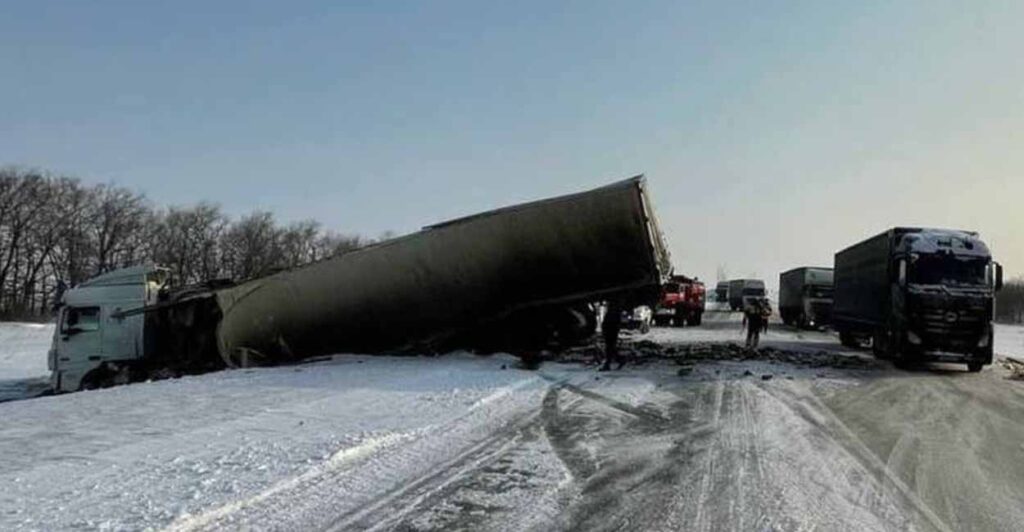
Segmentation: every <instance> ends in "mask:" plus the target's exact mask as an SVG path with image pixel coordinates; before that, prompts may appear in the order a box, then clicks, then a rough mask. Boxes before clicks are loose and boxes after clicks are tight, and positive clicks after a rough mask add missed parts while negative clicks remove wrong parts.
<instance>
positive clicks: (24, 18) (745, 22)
mask: <svg viewBox="0 0 1024 532" xmlns="http://www.w3.org/2000/svg"><path fill="white" fill-rule="evenodd" d="M362 4H364V3H358V4H356V3H349V4H346V3H343V2H327V1H324V2H229V1H219V2H165V3H160V4H159V5H158V4H157V3H155V2H149V3H145V2H135V1H123V2H64V3H58V2H45V1H31V2H5V3H4V4H3V7H2V8H0V10H2V11H0V12H2V16H0V73H2V77H3V82H2V83H0V164H18V165H23V166H30V167H41V168H45V169H50V170H53V171H56V172H62V173H68V174H74V175H78V176H81V177H83V178H84V179H86V180H87V181H90V182H106V181H113V182H116V183H119V184H123V185H127V186H130V187H132V188H136V189H138V190H140V191H144V192H145V193H146V194H148V195H149V196H150V197H151V198H152V199H153V200H154V201H155V202H157V203H160V204H187V203H194V202H196V201H198V200H201V199H206V200H212V201H216V202H219V203H221V204H222V205H223V206H224V207H225V209H226V210H227V211H228V212H230V213H232V214H240V213H244V212H247V211H249V210H252V209H254V208H260V209H267V210H271V211H273V212H274V213H276V214H277V216H278V217H279V219H281V220H284V221H288V220H295V219H301V218H315V219H318V220H320V221H322V222H323V223H324V224H325V226H327V227H330V228H334V229H337V230H341V231H349V232H359V233H363V234H367V235H371V236H372V235H376V234H379V233H381V232H383V231H385V230H395V231H398V232H408V231H412V230H415V229H417V228H418V227H420V226H422V225H426V224H429V223H432V222H437V221H440V220H444V219H448V218H452V217H456V216H460V215H464V214H468V213H472V212H476V211H480V210H484V209H488V208H492V207H496V206H500V205H505V204H509V203H514V202H518V201H523V200H528V199H534V198H540V197H544V196H548V195H553V194H560V193H567V192H572V191H576V190H579V189H583V188H588V187H592V186H597V185H601V184H604V183H606V182H609V181H612V180H616V179H620V178H624V177H628V176H630V175H633V174H636V173H645V174H647V176H648V178H649V180H650V183H651V188H652V192H653V194H654V199H655V204H656V208H657V211H658V215H659V217H660V218H661V219H662V223H663V226H664V229H665V232H666V236H667V238H668V240H669V243H670V246H671V249H672V251H673V255H674V258H675V262H676V264H677V267H678V268H679V269H680V270H682V271H684V272H688V273H696V274H698V275H701V276H703V277H713V276H714V273H715V268H716V266H717V265H718V264H725V265H726V266H727V268H728V271H729V273H730V274H732V275H736V276H740V275H747V274H752V273H754V274H758V275H761V276H764V277H766V278H767V279H768V280H769V281H770V282H773V283H774V281H775V280H776V279H777V274H778V272H779V271H781V270H783V269H787V268H789V267H793V266H799V265H803V264H825V265H827V264H829V263H830V262H831V259H832V253H833V252H834V251H835V250H836V249H839V248H841V247H844V246H845V245H847V244H850V243H853V242H854V241H856V240H858V239H860V238H862V237H866V236H869V235H870V234H874V233H876V232H878V231H880V230H882V229H883V228H885V227H886V226H891V225H896V224H903V225H910V224H923V225H937V226H952V227H961V228H968V229H975V230H979V231H981V232H982V235H983V236H984V237H985V238H986V239H987V240H988V241H989V243H990V245H991V247H992V248H993V250H994V252H995V253H996V254H997V255H998V258H999V259H1001V260H1002V262H1003V263H1004V264H1005V265H1006V266H1007V268H1008V269H1009V270H1010V271H1011V272H1013V273H1024V239H1022V238H1021V237H1020V236H1019V233H1018V231H1019V230H1022V229H1024V214H1022V212H1021V211H1022V209H1021V203H1022V201H1024V155H1022V151H1024V150H1022V149H1021V146H1022V144H1021V133H1020V132H1021V130H1022V126H1024V83H1022V82H1024V73H1022V72H1024V69H1022V64H1021V58H1022V57H1024V31H1021V29H1020V24H1021V21H1022V20H1024V3H1022V2H1004V3H986V2H970V3H966V2H899V3H895V2H778V3H772V2H749V3H734V4H730V5H728V6H726V5H723V3H721V2H706V3H686V2H674V1H664V2H627V1H622V2H603V1H579V2H548V1H545V2H502V3H499V2H494V3H486V2H442V1H432V2H375V3H373V5H372V7H367V6H365V5H362ZM367 4H369V3H367Z"/></svg>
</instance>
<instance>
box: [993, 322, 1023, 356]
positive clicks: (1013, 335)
mask: <svg viewBox="0 0 1024 532" xmlns="http://www.w3.org/2000/svg"><path fill="white" fill-rule="evenodd" d="M995 349H996V354H997V355H1009V356H1015V357H1022V358H1024V325H998V324H997V325H996V338H995Z"/></svg>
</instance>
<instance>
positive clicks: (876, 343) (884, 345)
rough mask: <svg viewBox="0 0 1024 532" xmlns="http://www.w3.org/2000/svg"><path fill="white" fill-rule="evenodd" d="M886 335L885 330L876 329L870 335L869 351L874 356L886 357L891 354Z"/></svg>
mask: <svg viewBox="0 0 1024 532" xmlns="http://www.w3.org/2000/svg"><path fill="white" fill-rule="evenodd" d="M887 336H888V335H887V334H886V333H885V331H876V332H875V335H874V336H872V337H871V352H872V353H874V354H875V358H881V359H886V358H890V357H891V356H892V346H890V345H889V339H888V337H887Z"/></svg>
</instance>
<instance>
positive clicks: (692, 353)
mask: <svg viewBox="0 0 1024 532" xmlns="http://www.w3.org/2000/svg"><path fill="white" fill-rule="evenodd" d="M620 351H621V354H622V355H623V356H624V357H627V358H629V359H630V361H631V362H632V363H634V364H643V363H644V362H646V361H650V360H655V359H663V360H674V361H676V362H677V363H679V364H680V365H692V364H693V363H695V362H699V361H703V360H736V361H743V360H761V361H767V362H770V363H786V364H793V365H797V366H805V367H812V368H823V367H830V368H840V369H879V368H883V367H884V364H882V363H881V362H880V361H878V360H876V359H874V358H869V357H861V356H855V355H849V354H840V353H833V352H830V351H825V350H819V351H793V350H787V349H777V348H774V347H761V348H758V349H747V348H745V347H743V346H742V345H739V344H736V343H731V342H718V343H715V342H697V343H692V344H665V345H662V344H658V343H656V342H653V341H651V340H639V341H635V342H629V341H626V342H623V344H622V346H621V348H620ZM603 356H604V355H603V351H602V349H601V347H600V346H599V345H598V344H596V343H595V344H591V345H586V346H582V347H577V348H573V349H569V350H567V351H564V352H562V353H560V354H558V355H557V356H555V357H553V359H552V360H556V361H558V362H578V363H584V364H592V363H595V362H597V361H600V360H601V359H602V357H603ZM1022 367H1024V363H1022ZM818 376H819V377H822V376H824V375H823V374H819V375H818Z"/></svg>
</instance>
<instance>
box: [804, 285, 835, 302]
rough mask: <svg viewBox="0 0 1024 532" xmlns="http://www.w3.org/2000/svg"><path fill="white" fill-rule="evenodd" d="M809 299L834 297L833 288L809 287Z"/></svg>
mask: <svg viewBox="0 0 1024 532" xmlns="http://www.w3.org/2000/svg"><path fill="white" fill-rule="evenodd" d="M807 295H808V297H813V298H819V299H829V298H831V297H832V287H830V286H810V287H807Z"/></svg>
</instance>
